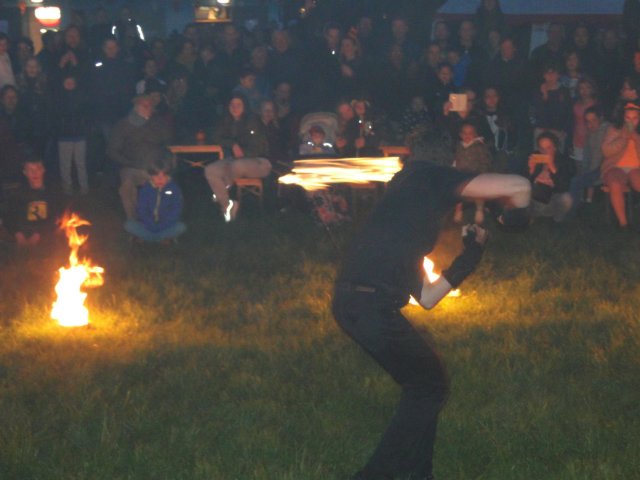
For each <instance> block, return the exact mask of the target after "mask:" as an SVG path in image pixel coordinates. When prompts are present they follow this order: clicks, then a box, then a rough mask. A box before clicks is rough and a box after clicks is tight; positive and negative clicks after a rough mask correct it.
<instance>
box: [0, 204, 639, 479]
mask: <svg viewBox="0 0 640 480" xmlns="http://www.w3.org/2000/svg"><path fill="white" fill-rule="evenodd" d="M197 199H198V196H197V195H192V196H191V197H188V200H189V201H190V207H192V208H190V210H189V215H188V217H187V222H188V224H189V226H190V231H189V232H187V235H186V236H185V238H184V239H183V240H182V241H181V242H180V243H179V244H178V245H177V246H175V247H170V248H168V249H165V248H148V249H140V248H132V247H131V246H130V245H128V243H127V242H126V240H125V238H124V235H123V234H122V233H121V232H120V225H119V222H120V219H119V216H118V214H117V213H115V210H114V208H113V205H114V204H117V202H116V199H114V198H113V197H112V196H110V195H96V196H94V197H92V198H91V199H89V201H87V202H83V205H81V206H79V209H80V211H81V212H83V213H84V214H85V215H86V216H87V217H88V218H89V219H90V220H91V221H93V222H94V226H93V227H92V228H91V229H90V231H89V233H90V235H91V238H90V240H89V245H88V248H87V250H86V252H85V254H86V255H88V256H90V257H91V258H92V260H93V261H94V263H97V264H99V265H102V266H104V267H105V269H106V275H105V280H106V282H105V285H104V286H103V287H101V288H99V289H96V290H91V291H90V292H89V300H88V303H89V305H90V309H91V318H92V328H80V329H62V328H59V327H57V326H56V325H54V324H53V323H52V321H51V320H50V319H49V318H48V316H49V310H50V305H51V302H52V301H53V283H54V281H55V271H56V270H57V268H58V267H60V266H61V265H62V264H63V263H64V261H65V257H66V255H67V250H66V248H65V246H64V245H58V246H57V247H56V248H54V249H53V250H52V251H51V252H46V253H45V252H37V253H31V254H28V253H25V252H17V253H16V252H14V251H9V250H6V249H5V250H4V251H2V252H0V260H1V261H2V267H1V268H2V270H1V272H2V273H1V277H0V336H1V338H2V342H1V343H0V478H1V479H19V480H28V479H65V480H66V479H91V480H93V479H105V480H106V479H109V480H115V479H185V480H186V479H188V480H196V479H216V480H218V479H220V480H227V479H228V480H232V479H241V480H244V479H264V480H305V479H309V480H320V479H323V480H326V479H337V480H340V479H346V478H348V477H349V475H350V474H351V473H352V472H354V471H355V470H357V469H358V468H359V467H360V466H361V465H362V463H363V462H364V461H365V460H366V458H367V456H368V454H369V453H370V452H371V450H372V449H373V447H374V446H375V444H376V440H377V438H378V436H379V434H380V433H381V431H382V429H383V428H384V426H385V424H386V423H387V421H388V419H389V417H390V416H391V414H392V413H393V407H394V404H395V402H396V400H397V398H398V393H399V392H398V388H397V387H396V386H395V385H394V384H393V382H392V381H390V380H389V378H387V376H386V375H385V374H384V373H383V372H382V371H381V369H379V368H378V367H377V366H376V365H375V364H374V363H373V362H372V361H371V360H369V359H368V357H366V356H365V355H364V354H363V353H361V351H360V350H359V349H358V348H357V347H356V346H355V345H354V344H352V343H351V342H350V341H349V340H348V339H347V338H346V336H344V335H343V334H342V333H341V332H340V331H339V330H338V328H337V327H336V325H335V323H334V322H333V319H332V318H331V313H330V309H329V305H330V298H331V290H332V281H333V278H334V276H335V272H336V266H337V265H338V263H339V257H340V256H339V254H338V253H337V252H336V251H335V249H334V247H333V246H332V244H331V243H330V242H329V241H328V239H327V237H326V235H325V233H324V232H323V231H322V230H321V229H318V228H317V227H315V226H314V225H313V223H312V222H311V221H310V220H309V219H308V218H306V217H304V216H301V215H300V216H299V215H291V216H286V217H279V216H276V215H267V216H265V217H260V216H259V215H248V216H244V217H241V218H240V219H239V220H238V222H237V223H235V224H232V225H225V224H223V223H222V221H221V220H220V218H218V217H217V215H216V214H215V209H214V207H213V206H212V205H209V204H203V205H202V206H200V207H198V208H194V204H195V201H196V200H197ZM249 213H250V212H249ZM591 220H592V222H590V223H579V222H577V223H574V224H572V225H570V226H569V227H568V228H566V229H560V230H558V229H555V228H553V227H551V226H549V225H547V224H545V223H536V224H534V225H533V226H532V228H531V229H530V230H529V232H528V233H527V234H525V235H510V234H504V233H500V232H493V239H492V243H491V245H490V247H489V249H488V252H487V255H486V257H485V259H484V261H483V263H482V266H481V268H480V269H479V270H478V271H477V272H476V273H475V274H474V275H473V276H472V277H470V278H469V279H468V281H467V282H466V283H465V284H464V285H463V288H462V291H463V297H462V298H459V299H446V300H445V301H443V302H442V304H441V305H439V306H438V307H437V308H435V309H434V310H432V311H431V312H424V311H422V310H420V309H419V308H417V307H408V308H407V310H406V313H407V315H408V317H409V318H410V319H411V320H412V321H413V322H414V323H415V324H416V325H417V326H418V327H419V328H420V329H424V331H425V334H429V335H432V336H433V338H434V340H435V342H436V344H437V345H438V347H439V349H440V350H441V352H442V353H443V355H444V357H445V359H446V362H447V366H448V369H449V372H450V375H451V378H452V392H451V397H450V399H449V402H448V405H447V406H446V408H445V409H444V410H443V413H442V415H441V421H440V425H439V431H438V441H437V444H436V455H435V471H436V474H437V477H438V478H441V479H498V480H507V479H514V480H516V479H532V480H533V479H562V480H566V479H576V480H578V479H580V480H582V479H603V480H606V479H634V478H637V475H638V472H640V455H638V448H639V447H640V373H639V372H640V328H639V322H638V314H637V312H638V311H640V287H639V286H638V285H639V280H640V271H639V270H638V267H637V266H638V264H639V262H640V252H639V250H638V246H640V236H639V235H622V234H617V233H614V232H613V231H612V230H611V228H610V227H607V226H606V225H598V224H597V222H596V224H595V226H594V224H593V221H594V220H600V219H599V215H595V216H594V218H592V219H591ZM352 231H353V227H346V228H344V229H342V230H340V231H337V232H336V239H337V243H338V244H339V245H340V246H343V245H345V244H346V242H347V241H348V238H349V236H350V235H351V233H352ZM456 231H457V229H448V230H446V231H445V233H444V234H443V236H442V239H441V243H440V245H439V248H438V250H437V251H436V254H435V259H436V264H437V265H438V266H440V268H442V267H443V266H445V265H447V264H448V262H449V261H450V259H451V258H452V256H453V255H454V254H455V253H456V251H457V249H458V248H459V243H458V242H459V241H458V240H457V239H456V235H457V233H456Z"/></svg>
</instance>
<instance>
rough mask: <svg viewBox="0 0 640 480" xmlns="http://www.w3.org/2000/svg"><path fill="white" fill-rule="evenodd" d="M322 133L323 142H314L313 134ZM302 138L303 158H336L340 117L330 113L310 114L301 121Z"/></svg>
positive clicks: (300, 150) (300, 134)
mask: <svg viewBox="0 0 640 480" xmlns="http://www.w3.org/2000/svg"><path fill="white" fill-rule="evenodd" d="M317 131H321V132H323V134H324V139H323V140H322V142H320V143H318V142H314V139H313V138H312V137H313V133H314V132H317ZM298 133H299V136H300V148H299V150H298V152H299V155H300V156H302V157H311V156H313V157H316V158H317V157H328V156H330V157H335V156H336V153H335V149H334V145H335V143H336V136H337V133H338V117H337V115H336V114H335V113H330V112H313V113H308V114H306V115H305V116H304V117H302V120H301V121H300V128H299V130H298Z"/></svg>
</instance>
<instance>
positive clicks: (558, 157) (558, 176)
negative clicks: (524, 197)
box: [529, 131, 576, 223]
mask: <svg viewBox="0 0 640 480" xmlns="http://www.w3.org/2000/svg"><path fill="white" fill-rule="evenodd" d="M536 142H537V145H538V152H539V153H537V154H532V155H531V156H530V157H529V179H530V180H531V183H532V184H533V187H532V190H531V191H532V202H531V206H532V215H533V216H535V217H552V218H553V220H554V221H555V222H557V223H559V222H562V221H563V220H564V219H565V216H566V215H567V213H568V212H569V211H570V210H571V205H572V201H571V195H570V194H569V186H570V182H571V179H572V178H573V176H574V175H575V174H576V168H575V163H574V162H573V160H572V159H571V158H569V157H567V156H566V155H563V154H561V153H560V140H559V139H558V137H557V136H556V135H555V134H554V133H552V132H549V131H546V132H542V133H541V134H540V135H539V136H538V139H537V141H536Z"/></svg>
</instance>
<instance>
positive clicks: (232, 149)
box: [213, 95, 268, 158]
mask: <svg viewBox="0 0 640 480" xmlns="http://www.w3.org/2000/svg"><path fill="white" fill-rule="evenodd" d="M213 142H214V143H215V144H216V145H220V146H221V147H222V148H223V149H224V154H225V157H234V158H241V157H261V156H265V155H266V154H267V149H268V144H267V139H266V137H265V135H264V130H263V128H261V126H260V121H259V120H258V118H257V117H256V116H254V115H253V114H252V113H251V112H250V111H249V109H248V108H247V103H246V101H245V99H244V97H243V96H242V95H234V96H233V97H231V100H230V101H229V106H228V113H227V115H225V116H224V117H223V119H222V120H221V121H220V123H218V125H217V127H216V129H215V130H214V132H213Z"/></svg>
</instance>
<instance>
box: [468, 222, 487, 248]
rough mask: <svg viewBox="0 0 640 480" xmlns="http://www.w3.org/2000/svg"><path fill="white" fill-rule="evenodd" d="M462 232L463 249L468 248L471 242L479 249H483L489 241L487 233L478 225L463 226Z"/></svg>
mask: <svg viewBox="0 0 640 480" xmlns="http://www.w3.org/2000/svg"><path fill="white" fill-rule="evenodd" d="M462 231H463V234H462V243H463V244H464V246H465V248H466V247H468V246H469V244H471V242H475V243H477V244H479V245H480V246H481V247H484V246H485V245H486V244H487V241H488V240H489V232H487V230H485V229H484V228H482V227H481V226H480V225H476V224H473V225H465V226H464V227H462Z"/></svg>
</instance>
